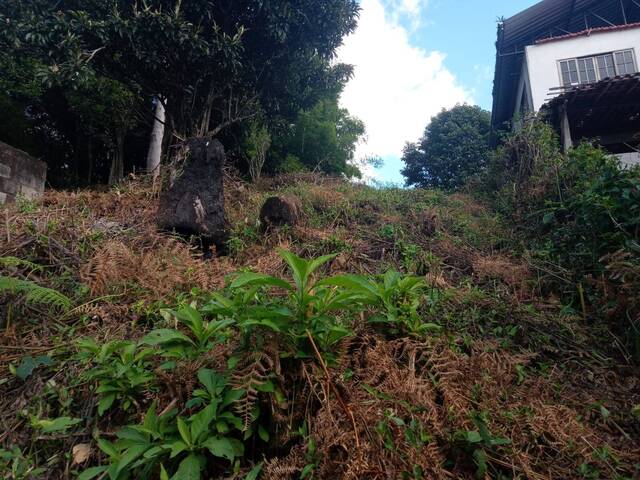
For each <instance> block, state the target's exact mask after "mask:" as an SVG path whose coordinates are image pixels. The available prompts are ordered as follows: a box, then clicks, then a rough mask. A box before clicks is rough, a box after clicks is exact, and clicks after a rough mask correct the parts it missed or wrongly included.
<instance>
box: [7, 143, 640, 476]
mask: <svg viewBox="0 0 640 480" xmlns="http://www.w3.org/2000/svg"><path fill="white" fill-rule="evenodd" d="M543 133H544V132H543ZM524 134H525V132H523V133H522V134H521V135H524ZM514 141H515V140H514ZM509 145H511V144H509V143H508V144H507V147H506V149H505V150H504V151H503V152H502V154H501V156H500V157H498V158H499V159H502V160H504V159H506V158H508V157H507V154H508V152H510V151H513V150H509V148H510V147H509ZM536 148H538V147H536ZM549 151H550V152H554V153H553V155H556V154H557V155H558V156H557V157H547V156H545V157H544V158H555V159H557V160H558V161H560V160H561V159H563V158H564V157H562V156H561V155H559V153H558V152H557V151H554V150H552V149H550V150H549ZM527 155H528V154H527ZM600 155H601V154H600V153H599V152H598V151H595V150H593V149H591V148H590V147H581V148H580V149H578V150H576V152H574V153H572V156H573V157H575V158H576V159H577V160H575V161H578V162H580V161H583V160H581V159H584V161H585V162H587V163H588V164H590V165H594V170H592V172H595V171H597V172H599V174H598V176H595V177H589V178H600V176H599V175H600V173H602V172H603V169H605V170H604V171H606V172H610V173H611V175H613V177H612V178H614V179H615V183H616V185H619V184H624V182H626V181H631V179H633V174H631V173H625V172H619V171H618V170H615V169H613V170H606V169H608V168H613V166H612V165H611V164H610V163H609V161H608V160H607V161H602V162H601V159H600ZM562 161H567V162H568V160H562ZM551 165H553V164H551ZM595 166H597V168H595ZM543 177H544V178H545V180H547V181H548V184H549V185H555V184H556V183H554V182H552V181H551V180H548V178H547V177H549V175H547V176H544V175H541V177H540V178H543ZM515 178H517V177H515V175H514V176H510V177H507V179H511V180H510V181H513V179H515ZM534 178H535V176H533V175H530V176H529V177H528V179H527V180H526V181H524V182H523V183H522V185H532V187H531V188H532V190H531V193H530V194H528V195H527V196H524V194H522V195H521V196H518V197H508V196H507V193H506V192H513V191H514V189H513V186H511V187H510V188H509V187H507V185H506V184H505V185H504V190H502V193H501V194H500V195H498V196H497V197H496V199H497V200H500V201H501V202H502V203H501V204H500V205H501V207H500V208H501V211H502V212H503V213H502V215H499V214H496V213H495V211H494V210H492V209H490V208H488V207H487V206H486V205H483V204H482V203H479V202H478V201H477V200H474V199H473V198H472V197H470V196H468V195H464V194H443V193H440V192H436V191H425V190H400V189H381V190H377V189H373V188H370V187H366V186H359V185H353V184H348V183H344V182H342V181H339V180H336V179H327V178H322V177H319V176H309V175H307V176H305V175H296V176H288V177H276V178H273V179H269V178H263V180H262V181H261V183H260V187H256V186H250V185H247V184H244V183H243V182H240V181H238V180H235V179H233V178H228V179H227V185H226V190H227V197H228V202H227V205H228V209H229V211H228V213H229V221H230V223H231V225H232V231H233V232H234V233H233V235H232V237H231V240H230V242H231V244H232V245H233V248H230V252H231V255H230V256H229V257H225V258H214V259H210V260H204V259H203V258H202V257H201V255H200V254H199V253H198V252H197V251H194V250H193V249H191V247H189V246H188V245H187V244H185V243H183V242H182V241H179V240H177V239H174V238H172V237H170V236H167V235H164V234H160V233H157V232H156V230H155V226H154V212H155V205H156V199H155V196H154V190H153V188H152V187H151V186H150V185H147V184H146V183H145V182H144V181H138V182H132V183H128V184H125V185H123V186H122V187H120V188H119V189H118V190H117V191H113V192H105V193H98V192H80V193H63V192H49V193H48V194H47V195H46V197H45V199H44V200H43V201H41V202H39V203H29V204H26V203H23V204H20V205H16V206H12V207H8V209H7V210H6V215H7V218H8V222H6V225H7V227H6V232H4V234H3V239H2V243H1V244H0V247H1V248H0V257H1V258H3V260H2V262H0V269H1V270H0V275H2V277H3V278H6V279H11V280H10V282H18V283H20V284H22V285H29V288H21V289H15V288H6V289H4V290H3V291H2V293H0V295H2V297H1V298H2V300H1V303H0V309H1V313H2V315H3V317H2V318H3V319H5V324H4V326H3V336H2V338H1V340H0V358H2V363H0V390H1V392H2V395H0V402H1V403H0V411H1V412H2V413H1V414H0V422H1V425H2V427H1V428H0V432H1V433H0V444H1V446H0V449H1V450H0V476H1V477H2V478H16V479H17V478H24V479H28V478H76V477H77V478H82V479H90V478H103V479H104V478H109V479H124V478H174V479H181V478H239V479H243V478H247V479H256V478H261V479H286V478H292V479H294V478H296V479H297V478H317V479H324V478H345V479H349V478H409V479H420V478H422V479H427V478H447V477H450V478H514V479H515V478H576V479H578V478H615V479H623V478H634V476H636V475H637V473H638V470H637V466H636V464H637V461H638V458H639V454H640V452H639V451H638V447H637V441H638V438H639V437H640V423H639V422H640V420H639V419H638V416H637V410H638V405H639V404H640V388H639V385H638V384H637V382H635V380H634V379H635V376H634V375H635V374H634V367H632V364H631V359H630V358H629V357H628V355H627V353H626V352H627V351H626V348H627V345H628V344H627V342H626V340H625V338H626V337H622V334H621V333H617V334H616V332H619V331H617V330H616V331H613V332H609V333H607V329H605V328H603V325H613V324H609V323H606V322H602V321H601V322H600V324H598V323H597V318H598V317H597V316H596V315H598V313H597V312H600V311H601V310H599V308H600V305H602V308H604V305H605V303H606V302H605V301H604V300H603V299H604V298H605V297H604V296H603V293H602V290H601V289H599V287H597V285H596V284H594V285H595V286H594V285H592V284H590V283H589V282H588V281H587V280H586V279H584V276H578V275H585V274H586V275H589V274H591V275H592V278H594V279H596V278H598V277H596V276H595V273H594V271H595V270H593V269H594V268H596V267H597V266H598V265H599V264H602V263H603V262H604V260H602V261H600V258H601V257H599V256H600V255H607V254H608V250H607V251H600V250H599V251H597V253H594V254H593V255H592V256H591V257H590V258H592V259H596V263H590V262H587V261H586V260H584V261H583V262H581V263H578V262H577V260H576V259H575V258H579V257H575V258H574V257H568V258H566V259H565V258H564V255H567V253H565V252H570V253H569V255H575V253H571V252H576V251H577V249H576V248H575V247H574V249H573V250H571V249H570V248H569V247H570V245H571V242H574V239H576V238H582V237H581V236H580V235H579V234H578V233H577V232H576V231H574V230H571V228H570V227H571V225H572V224H571V222H573V221H576V220H575V217H572V216H571V215H569V214H567V213H562V212H566V211H567V210H566V209H567V208H571V209H572V210H571V212H574V211H578V212H579V211H583V212H584V211H585V210H580V209H579V208H577V207H576V205H578V204H579V203H580V202H578V199H580V198H581V197H580V196H581V195H582V194H584V193H585V192H587V191H589V188H586V187H585V185H587V184H585V183H582V184H579V182H580V181H585V182H586V181H587V176H586V173H585V176H584V177H582V179H583V180H581V179H580V178H577V177H576V176H575V175H574V177H573V181H574V183H568V182H569V180H570V176H569V175H567V177H566V182H567V183H566V187H565V188H563V190H562V193H563V197H562V199H561V200H560V199H559V198H558V199H554V198H552V196H553V195H554V193H552V192H557V189H555V190H554V189H552V188H551V187H549V190H548V191H547V194H545V195H548V197H547V198H546V199H543V198H542V197H540V198H537V197H535V195H534V193H535V192H537V190H536V189H535V188H533V183H532V182H533V179H534ZM606 178H610V177H606ZM605 184H606V182H605ZM594 185H595V184H594ZM607 185H609V184H607ZM587 186H588V185H587ZM592 188H593V189H594V191H598V192H600V193H599V194H603V193H602V192H609V195H610V197H613V194H612V193H611V191H610V190H608V189H609V188H610V187H609V186H607V187H603V188H605V189H604V190H602V189H601V188H600V187H597V188H596V187H595V186H593V185H592ZM518 191H525V190H523V189H520V190H518ZM569 193H571V195H569ZM631 193H632V195H631V199H633V198H636V197H633V192H631ZM273 194H281V195H295V196H297V197H298V199H299V200H300V203H301V206H302V210H303V214H304V215H303V222H302V223H301V224H300V225H297V226H294V227H282V228H278V229H271V230H269V231H266V232H261V229H260V226H259V225H258V224H257V218H258V211H259V208H260V206H261V205H262V203H263V201H264V199H265V198H267V197H268V196H271V195H273ZM531 198H537V199H536V200H535V201H533V200H530V199H531ZM525 199H527V201H526V202H525ZM584 201H587V200H584ZM629 201H631V200H629ZM518 202H520V203H518ZM535 202H539V203H535ZM576 202H577V203H576ZM602 203H603V204H604V205H608V203H607V202H605V201H603V202H602ZM627 205H628V206H631V203H629V204H627ZM562 209H565V210H562ZM597 211H598V210H597V209H595V208H594V209H593V213H594V214H595V213H596V212H597ZM606 211H611V212H615V210H606ZM514 212H515V213H514ZM550 212H553V214H554V216H553V218H552V219H551V220H552V221H550V217H549V216H548V214H549V213H550ZM589 213H591V212H589ZM583 214H584V213H583ZM507 215H509V216H510V215H516V216H517V215H521V217H520V218H521V219H522V220H523V223H522V224H523V225H524V226H526V227H527V229H525V230H523V231H522V232H518V231H513V230H512V228H511V227H510V226H509V225H510V224H509V222H508V219H507V218H506V217H507ZM545 216H547V218H546V220H545ZM613 217H614V218H615V219H619V221H621V223H622V222H627V221H628V220H625V218H627V217H624V216H621V215H619V214H617V213H615V214H613ZM516 218H517V217H516ZM580 218H582V217H580ZM592 218H595V217H592ZM598 218H600V217H598ZM580 221H585V220H582V219H581V220H580ZM589 221H592V222H593V220H589ZM597 225H599V224H596V223H592V224H591V226H590V227H589V228H591V229H593V228H600V229H601V232H602V233H603V235H604V234H606V228H607V226H606V225H605V224H602V225H600V226H597ZM614 225H615V224H614ZM529 228H530V230H529ZM536 228H537V229H538V230H539V231H538V233H537V234H535V235H534V232H535V231H536ZM629 228H630V227H629V226H628V224H626V223H625V230H628V231H630V230H629ZM563 229H566V230H565V231H564V233H562V235H563V236H564V238H566V241H565V242H563V243H560V242H558V243H557V244H556V243H553V242H549V241H548V238H556V236H557V235H560V234H561V232H562V231H563ZM582 231H583V232H586V231H587V230H586V227H585V230H582ZM524 233H526V235H523V234H524ZM545 236H547V237H545ZM606 238H607V242H608V243H607V245H609V246H608V247H607V249H610V251H611V252H615V251H618V250H619V249H620V248H623V247H624V246H625V245H626V242H627V241H628V238H627V239H624V240H623V238H622V237H620V236H617V234H616V235H614V236H611V237H606ZM536 242H537V243H536ZM543 244H551V245H554V248H555V249H554V250H551V248H550V247H549V249H548V250H543V249H540V248H538V249H537V250H534V249H533V246H534V245H538V246H539V245H543ZM555 245H557V246H555ZM576 245H579V246H580V248H586V246H591V245H593V244H590V243H584V245H585V247H582V245H583V244H582V243H580V242H577V243H576ZM600 247H602V246H599V248H600ZM628 251H630V250H628ZM597 257H598V258H597ZM556 262H557V263H556ZM561 262H563V263H561ZM565 262H566V263H565ZM569 262H573V263H575V266H576V267H580V269H582V273H580V274H579V273H578V269H576V270H571V272H572V273H570V274H569V273H568V270H569V267H570V265H569ZM552 265H553V267H552ZM605 265H606V264H605ZM543 268H544V270H547V271H549V272H551V273H550V274H544V273H542V272H543V271H544V270H543ZM590 269H591V270H590ZM602 275H604V279H605V280H607V282H614V281H616V282H618V283H617V284H615V285H616V287H615V288H613V285H614V284H613V283H611V284H609V283H607V288H612V290H610V292H614V291H615V292H616V295H617V301H621V300H622V299H624V298H625V290H624V289H625V288H628V285H627V284H626V282H628V281H629V280H628V279H627V277H625V279H624V280H623V279H622V278H621V277H614V275H613V271H610V270H609V269H607V268H606V266H605V267H604V268H603V269H602V270H601V275H600V277H599V278H600V279H602V278H603V276H602ZM558 277H560V278H562V279H563V280H560V279H559V278H558ZM616 278H617V280H616ZM569 279H570V282H568V281H565V280H569ZM580 279H583V280H582V282H581V281H580ZM580 283H582V291H583V295H584V304H585V307H586V313H587V316H586V319H585V315H584V311H583V308H582V305H581V304H580V301H579V298H580V294H579V290H577V287H575V288H573V289H572V288H569V286H570V285H571V286H574V285H578V284H580ZM36 288H37V289H49V290H50V291H51V292H57V295H60V297H59V298H65V299H66V301H67V302H68V303H65V304H64V305H62V304H61V305H59V307H60V308H58V306H55V307H53V308H52V306H51V303H52V302H51V301H50V300H51V299H48V298H47V297H46V296H45V300H46V301H44V300H43V302H44V303H42V302H41V301H34V298H32V297H30V295H32V293H31V292H32V291H35V290H34V289H36ZM574 295H575V296H576V298H578V303H575V301H574V298H573V297H574ZM38 298H40V297H38ZM56 298H58V297H56ZM608 298H609V299H608V305H609V308H612V307H613V306H614V305H615V306H616V308H619V309H623V308H624V309H627V310H626V311H627V312H628V315H629V316H630V317H629V318H634V317H632V315H635V314H636V313H634V312H635V310H633V309H632V304H633V295H628V296H626V301H627V303H625V304H617V305H616V304H614V303H613V300H614V299H613V298H612V297H608ZM600 302H602V304H601V303H600ZM53 303H54V305H55V302H53ZM596 307H598V309H596ZM616 315H617V314H616ZM616 318H623V317H622V316H619V317H618V316H616ZM7 319H8V321H6V320H7ZM611 333H614V334H616V335H612V334H611ZM634 382H635V383H634Z"/></svg>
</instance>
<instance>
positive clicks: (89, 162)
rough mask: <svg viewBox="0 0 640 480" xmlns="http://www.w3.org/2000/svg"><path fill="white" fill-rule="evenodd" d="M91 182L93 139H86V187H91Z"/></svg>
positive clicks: (90, 137)
mask: <svg viewBox="0 0 640 480" xmlns="http://www.w3.org/2000/svg"><path fill="white" fill-rule="evenodd" d="M91 180H93V137H92V136H91V135H89V137H88V138H87V185H89V186H91Z"/></svg>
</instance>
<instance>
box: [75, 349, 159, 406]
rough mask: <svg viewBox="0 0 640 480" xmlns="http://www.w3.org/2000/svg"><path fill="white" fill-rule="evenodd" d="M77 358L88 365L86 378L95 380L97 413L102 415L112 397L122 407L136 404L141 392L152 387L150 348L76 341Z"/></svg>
mask: <svg viewBox="0 0 640 480" xmlns="http://www.w3.org/2000/svg"><path fill="white" fill-rule="evenodd" d="M78 349H79V353H78V357H79V359H80V360H81V361H83V363H85V364H87V365H90V366H91V368H90V369H89V370H87V372H86V373H85V374H84V376H85V377H86V379H87V380H92V381H97V389H96V393H97V394H98V395H99V397H100V401H99V403H98V415H100V416H102V415H103V414H104V413H105V412H106V411H107V410H109V409H110V408H111V407H112V406H113V405H114V403H115V402H116V400H117V401H118V402H119V406H120V407H121V408H122V409H123V410H125V411H126V410H129V408H130V407H131V406H132V405H134V404H135V403H136V398H138V397H141V396H142V394H143V393H144V392H145V391H149V390H150V389H151V390H153V389H152V388H151V387H152V385H151V384H152V382H153V380H154V379H155V375H154V374H153V373H152V371H151V366H152V364H151V361H150V357H151V356H152V355H153V354H154V353H155V352H154V350H152V349H150V348H144V349H139V348H138V345H137V344H136V343H134V342H129V341H114V342H108V343H105V344H104V345H101V346H100V345H98V344H97V343H96V342H95V340H94V339H92V338H86V339H83V340H80V341H79V342H78Z"/></svg>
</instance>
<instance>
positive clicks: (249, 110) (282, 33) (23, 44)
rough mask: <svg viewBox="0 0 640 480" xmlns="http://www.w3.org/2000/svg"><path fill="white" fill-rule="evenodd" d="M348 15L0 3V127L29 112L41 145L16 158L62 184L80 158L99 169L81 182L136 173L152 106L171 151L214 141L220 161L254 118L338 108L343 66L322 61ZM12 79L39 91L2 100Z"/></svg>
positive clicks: (180, 4) (327, 0) (159, 4)
mask: <svg viewBox="0 0 640 480" xmlns="http://www.w3.org/2000/svg"><path fill="white" fill-rule="evenodd" d="M358 12H359V6H358V2H357V1H356V0H324V1H322V2H317V1H316V0H280V1H277V2H275V1H272V0H219V1H215V2H214V1H206V0H205V1H203V0H147V1H145V2H131V1H130V0H105V1H100V2H97V1H95V0H65V1H61V2H51V1H49V0H5V1H3V2H0V24H2V25H3V28H2V29H1V30H0V52H1V53H0V55H2V58H0V64H1V65H2V66H5V65H9V66H10V67H11V68H2V69H0V87H4V88H1V90H3V91H1V92H0V104H2V105H4V104H7V108H5V109H3V112H0V124H4V123H7V124H9V125H11V124H15V125H17V124H18V123H19V122H16V121H15V118H14V117H21V120H24V121H25V122H26V123H27V124H29V125H31V126H33V123H34V119H35V118H36V117H35V116H34V115H33V114H32V113H31V112H34V111H37V112H38V117H37V118H39V119H40V121H41V122H45V123H46V128H44V129H42V131H46V132H47V135H46V138H45V139H43V142H44V143H45V144H46V145H40V144H38V145H36V146H34V145H31V144H29V143H34V142H30V141H27V140H26V139H22V140H24V141H22V142H20V145H17V146H19V147H22V148H27V146H28V147H29V148H27V150H30V151H32V152H33V153H35V154H36V155H41V154H43V153H44V155H43V156H44V157H45V160H47V162H48V163H49V164H50V166H54V165H53V164H55V165H56V166H58V167H60V168H59V169H58V170H60V171H64V172H67V173H70V172H74V173H73V175H72V176H74V177H75V178H78V176H79V175H80V176H82V177H85V178H91V175H92V174H91V172H92V170H94V169H93V168H91V167H85V166H84V165H83V162H85V159H86V158H87V152H93V153H92V154H91V155H92V156H93V157H95V162H96V166H99V167H100V170H101V172H100V173H95V172H94V174H93V177H94V178H95V177H96V175H98V178H100V179H105V178H106V177H107V176H110V175H108V171H109V169H111V170H112V171H114V172H115V173H116V176H117V175H118V174H119V172H120V171H122V168H121V166H122V163H123V162H124V163H125V167H126V168H125V171H126V170H131V169H132V168H134V167H135V166H136V164H137V165H138V166H139V167H141V168H144V165H145V162H144V160H143V157H144V153H143V152H141V151H140V150H141V149H140V148H139V145H141V144H142V142H144V141H148V138H149V132H150V129H151V123H152V120H153V115H152V113H153V107H152V106H153V99H156V98H157V99H160V101H162V102H163V104H164V105H165V107H166V113H167V120H166V123H167V126H168V132H169V133H171V134H173V138H174V142H175V141H182V140H185V139H187V138H189V137H197V136H208V137H212V136H219V137H220V138H221V140H222V141H223V143H225V147H227V149H229V150H232V149H234V148H235V149H237V148H242V143H243V142H242V138H243V137H244V134H243V131H244V130H245V129H247V128H249V126H250V125H251V124H252V123H253V122H254V121H255V119H256V117H258V116H260V117H261V118H265V119H266V123H267V124H268V125H269V126H274V125H291V124H294V123H296V122H297V120H298V118H299V115H300V112H309V111H311V110H313V109H314V108H315V106H316V105H318V104H319V103H320V102H323V101H325V100H326V99H334V98H337V96H338V95H339V93H340V92H341V90H342V88H343V87H344V85H345V83H346V81H347V80H348V79H349V78H350V76H351V74H352V68H351V67H350V66H349V65H343V64H339V63H336V62H335V58H334V56H335V51H336V49H337V48H338V47H339V46H340V44H341V42H342V39H343V38H344V36H345V35H348V34H349V33H351V32H353V31H354V29H355V27H356V24H357V19H358ZM27 67H28V68H27ZM21 78H29V79H35V80H36V81H35V82H33V83H34V84H35V85H37V86H38V89H37V90H38V91H37V92H36V91H34V89H33V88H30V89H29V91H28V92H23V91H21V89H20V88H14V86H15V85H18V86H19V85H21V84H22V85H25V86H26V85H28V84H27V83H26V82H23V81H22V80H21ZM8 84H11V85H12V86H10V87H5V85H8ZM23 90H24V89H23ZM117 92H121V93H122V94H123V95H122V99H123V100H124V103H125V106H126V107H127V108H126V109H125V110H124V111H121V109H120V106H122V101H113V100H114V97H113V94H115V93H117ZM25 93H28V94H29V95H25ZM45 98H47V99H49V100H52V99H53V100H55V102H54V103H55V111H50V110H49V109H48V106H49V104H48V102H46V101H44V99H45ZM34 106H35V107H36V108H34ZM9 107H11V108H9ZM94 110H95V111H94ZM25 112H28V113H25ZM110 113H112V114H113V115H112V116H113V117H114V118H108V117H109V116H110ZM62 114H64V115H62ZM120 114H122V115H120ZM61 115H62V117H63V118H60V119H57V118H56V117H58V116H61ZM57 120H60V121H57ZM19 130H21V131H25V130H29V131H30V134H32V135H33V128H30V129H24V128H21V129H19ZM270 130H271V128H270ZM227 132H230V133H227ZM11 136H13V137H16V136H17V134H16V133H15V132H14V133H11ZM0 137H3V138H0V139H5V140H8V141H10V143H15V142H12V138H4V137H5V135H4V134H2V133H0ZM125 140H126V141H125ZM354 141H355V140H354ZM55 142H58V143H59V148H57V149H51V148H50V144H51V143H55ZM35 143H38V142H35ZM41 143H42V142H41ZM28 144H29V145H28ZM123 148H124V153H123V151H122V150H123ZM132 148H134V150H132ZM135 149H137V150H135ZM54 152H55V155H54ZM122 155H124V157H126V162H125V161H124V160H123V159H122V158H121V157H122ZM54 157H55V158H54ZM132 158H133V160H132ZM116 160H117V161H116ZM91 162H94V160H93V159H92V160H91ZM108 163H111V166H110V167H109V165H107V164H108ZM114 163H118V164H119V165H114ZM105 168H106V172H105V171H104V169H105ZM73 182H76V183H77V180H74V181H72V182H71V183H72V184H73Z"/></svg>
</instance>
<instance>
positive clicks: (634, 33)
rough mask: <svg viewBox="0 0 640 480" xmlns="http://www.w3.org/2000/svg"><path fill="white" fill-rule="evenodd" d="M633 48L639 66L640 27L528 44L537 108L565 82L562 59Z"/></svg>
mask: <svg viewBox="0 0 640 480" xmlns="http://www.w3.org/2000/svg"><path fill="white" fill-rule="evenodd" d="M630 48H631V49H633V50H634V53H635V58H636V68H638V67H639V63H640V27H637V28H630V29H628V30H619V31H611V32H596V33H592V34H591V35H590V36H580V37H575V38H567V39H560V40H556V41H551V42H548V43H542V44H540V45H531V46H528V47H526V49H525V57H526V61H525V65H526V71H525V73H524V75H526V76H527V77H528V80H529V85H530V89H531V96H532V98H531V100H532V103H533V108H534V110H535V111H538V110H540V107H542V105H544V104H545V103H546V102H547V101H549V100H550V99H551V97H550V90H551V89H552V88H557V87H560V86H561V84H562V82H561V80H560V69H559V66H558V62H559V61H560V60H565V59H567V58H576V57H586V56H590V55H597V54H602V53H608V52H612V51H616V50H627V49H630ZM519 100H520V99H518V102H519ZM516 112H517V108H516ZM516 112H514V113H516Z"/></svg>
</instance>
